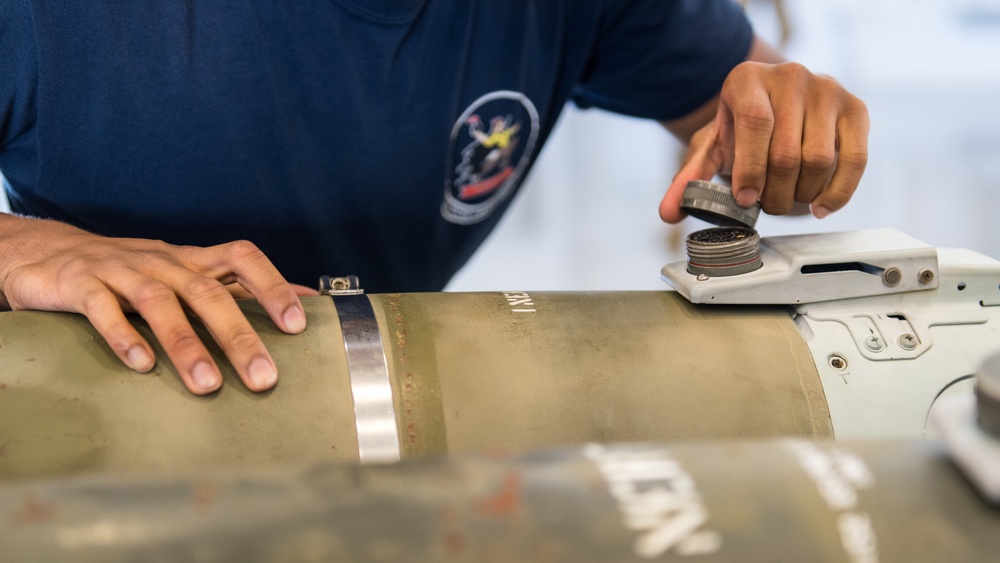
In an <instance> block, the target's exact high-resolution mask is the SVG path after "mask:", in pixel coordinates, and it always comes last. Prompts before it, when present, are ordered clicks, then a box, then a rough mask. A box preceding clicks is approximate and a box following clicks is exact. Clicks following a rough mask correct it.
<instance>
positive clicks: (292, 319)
mask: <svg viewBox="0 0 1000 563" xmlns="http://www.w3.org/2000/svg"><path fill="white" fill-rule="evenodd" d="M281 320H283V321H285V327H286V328H287V329H288V332H291V333H292V334H298V333H300V332H302V331H303V330H305V329H306V315H305V313H303V312H302V307H300V306H298V305H292V306H291V307H289V308H287V309H285V314H284V315H282V317H281Z"/></svg>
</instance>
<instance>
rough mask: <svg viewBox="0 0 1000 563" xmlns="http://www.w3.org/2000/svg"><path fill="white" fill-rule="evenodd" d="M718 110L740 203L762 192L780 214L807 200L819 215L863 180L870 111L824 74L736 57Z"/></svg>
mask: <svg viewBox="0 0 1000 563" xmlns="http://www.w3.org/2000/svg"><path fill="white" fill-rule="evenodd" d="M719 116H720V118H721V119H720V122H719V124H718V131H719V133H718V139H719V140H718V144H719V145H721V146H720V148H719V151H720V153H721V154H722V155H723V162H724V164H723V166H725V165H726V163H731V166H732V178H733V190H734V195H735V197H736V201H737V202H738V203H739V204H740V205H743V206H748V205H751V204H752V203H754V202H755V201H757V200H758V199H759V200H760V202H761V207H762V208H763V210H764V211H766V212H767V213H770V214H773V215H784V214H787V213H789V212H791V211H793V210H794V209H795V208H796V204H811V206H812V212H813V214H814V215H815V216H816V217H820V218H822V217H824V216H826V215H828V214H829V213H831V212H833V211H836V210H838V209H840V208H842V207H843V206H844V205H845V204H846V203H847V202H848V200H850V198H851V196H852V195H853V194H854V191H855V190H856V189H857V187H858V184H859V183H860V181H861V176H862V174H863V173H864V169H865V166H866V164H867V158H868V130H869V122H868V112H867V109H866V108H865V106H864V104H863V103H862V102H861V101H860V100H858V99H857V98H855V97H854V96H852V95H851V94H850V93H848V92H847V91H846V90H844V89H843V87H841V86H840V85H839V84H838V83H837V82H836V81H835V80H833V79H831V78H829V77H825V76H817V75H813V74H812V73H810V72H809V71H808V70H807V69H805V67H803V66H801V65H797V64H794V63H787V64H781V65H764V64H759V63H744V64H741V65H739V66H737V67H736V69H734V70H733V72H732V73H730V76H729V78H727V80H726V84H725V85H724V87H723V91H722V95H721V96H720V110H719ZM671 189H674V186H671ZM670 195H672V194H668V196H670ZM667 199H669V197H668V198H665V201H666V200H667ZM672 201H673V200H671V202H672ZM663 205H664V204H661V215H664V211H663V210H662V207H663ZM800 207H801V206H800ZM671 218H673V216H671Z"/></svg>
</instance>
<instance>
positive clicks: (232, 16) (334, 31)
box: [0, 0, 752, 291]
mask: <svg viewBox="0 0 1000 563" xmlns="http://www.w3.org/2000/svg"><path fill="white" fill-rule="evenodd" d="M751 35H752V33H751V30H750V27H749V24H748V23H747V21H746V18H745V16H744V15H743V13H742V11H741V10H740V8H739V7H738V6H737V5H735V4H734V3H732V2H731V1H730V0H617V1H616V0H297V1H295V2H276V1H268V0H211V1H197V0H196V1H188V2H164V1H162V0H160V1H156V0H129V1H112V0H88V1H84V2H73V1H71V2H67V1H64V0H3V2H0V171H2V172H3V174H4V175H5V176H6V177H7V180H8V182H9V185H8V186H6V189H7V192H8V196H9V198H10V202H11V207H12V209H13V210H14V211H15V212H18V213H22V214H26V215H33V216H40V217H51V218H55V219H59V220H63V221H66V222H69V223H72V224H74V225H77V226H79V227H82V228H84V229H87V230H90V231H93V232H97V233H101V234H105V235H110V236H129V237H143V238H153V239H162V240H165V241H167V242H170V243H174V244H192V245H199V246H208V245H213V244H218V243H222V242H229V241H232V240H237V239H248V240H250V241H253V242H254V243H256V244H257V245H258V246H259V247H260V248H261V249H263V250H264V252H265V253H266V254H267V255H268V257H270V259H271V260H272V261H273V262H274V263H275V265H276V266H277V267H278V269H279V270H280V271H281V272H282V273H283V274H284V275H285V276H286V278H288V279H289V280H290V281H294V282H298V283H303V284H307V285H314V283H315V280H316V278H317V277H318V276H319V275H321V274H343V273H354V274H358V275H359V276H360V278H361V281H362V284H363V285H364V287H365V288H366V289H368V290H371V291H423V290H439V289H441V288H442V287H443V286H444V285H445V283H446V282H447V281H448V279H449V278H450V277H451V276H452V275H453V274H454V273H455V272H456V271H457V270H458V269H459V268H460V267H461V266H462V264H464V263H465V261H466V260H467V259H468V258H469V256H470V255H471V254H472V252H473V251H474V250H475V249H476V247H477V246H478V245H479V244H480V243H481V242H482V240H483V239H484V238H485V237H486V235H487V234H488V233H489V232H490V230H491V229H492V228H493V226H494V225H495V224H496V222H497V220H498V219H499V216H500V214H501V213H502V211H503V210H504V209H505V208H506V206H507V204H508V203H509V202H510V198H511V196H512V194H513V193H514V192H515V191H516V190H517V187H518V186H519V185H520V183H521V181H522V180H523V178H524V176H525V174H526V173H527V172H528V170H529V169H530V167H531V163H532V162H533V160H534V159H535V157H536V156H537V154H538V151H539V149H540V148H541V146H542V144H543V143H544V141H545V139H546V137H547V136H548V135H549V132H550V131H551V129H552V126H553V125H554V124H555V121H556V118H557V117H558V115H559V113H560V111H561V109H562V108H563V106H564V105H565V103H566V102H567V101H570V100H572V101H574V102H575V103H577V104H578V105H581V106H584V107H588V106H597V107H601V108H605V109H608V110H611V111H615V112H620V113H624V114H628V115H633V116H638V117H646V118H652V119H659V120H664V119H671V118H676V117H680V116H682V115H685V114H686V113H688V112H690V111H692V110H694V109H695V108H697V107H698V106H700V105H701V104H703V103H704V102H706V101H707V100H708V99H710V98H711V97H712V96H713V95H714V94H715V93H717V92H718V90H719V89H720V87H721V85H722V82H723V80H724V78H725V76H726V75H727V74H728V73H729V71H730V70H731V69H732V68H733V67H734V66H735V65H736V64H738V63H739V62H740V61H742V60H743V59H744V58H745V56H746V54H747V52H748V49H749V46H750V42H751Z"/></svg>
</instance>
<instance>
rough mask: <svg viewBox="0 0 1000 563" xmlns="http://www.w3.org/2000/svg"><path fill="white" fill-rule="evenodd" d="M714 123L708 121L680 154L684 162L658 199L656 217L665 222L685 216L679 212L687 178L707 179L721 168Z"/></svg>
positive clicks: (671, 221) (673, 221) (720, 156)
mask: <svg viewBox="0 0 1000 563" xmlns="http://www.w3.org/2000/svg"><path fill="white" fill-rule="evenodd" d="M722 165H723V159H722V154H721V152H720V151H719V145H718V134H717V129H716V123H715V122H714V121H713V122H712V123H709V124H708V125H706V126H705V127H704V128H702V129H701V130H700V131H698V132H697V133H695V134H694V136H693V137H692V138H691V144H690V146H689V148H688V151H687V154H686V155H685V156H684V164H683V165H681V169H680V171H679V172H678V173H677V175H676V176H674V179H673V180H672V181H671V182H670V187H669V188H667V193H666V195H665V196H663V199H662V200H661V201H660V218H661V219H663V220H664V221H666V222H667V223H678V222H680V221H681V220H682V219H684V217H686V216H687V215H686V214H685V213H684V212H683V211H681V199H682V197H683V196H684V188H685V187H686V186H687V184H688V182H690V181H691V180H711V179H712V177H713V176H715V175H716V174H717V173H718V172H719V170H720V169H721V168H722Z"/></svg>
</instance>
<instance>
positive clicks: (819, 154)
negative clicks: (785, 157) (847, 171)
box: [802, 147, 836, 171]
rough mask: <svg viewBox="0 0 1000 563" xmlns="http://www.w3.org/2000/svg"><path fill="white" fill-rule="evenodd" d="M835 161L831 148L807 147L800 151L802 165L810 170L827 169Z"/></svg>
mask: <svg viewBox="0 0 1000 563" xmlns="http://www.w3.org/2000/svg"><path fill="white" fill-rule="evenodd" d="M835 161H836V157H835V155H834V153H833V150H827V149H822V148H816V147H808V148H805V149H803V151H802V166H803V167H804V168H806V169H807V170H810V171H824V170H829V169H830V168H832V167H833V164H834V162H835Z"/></svg>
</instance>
